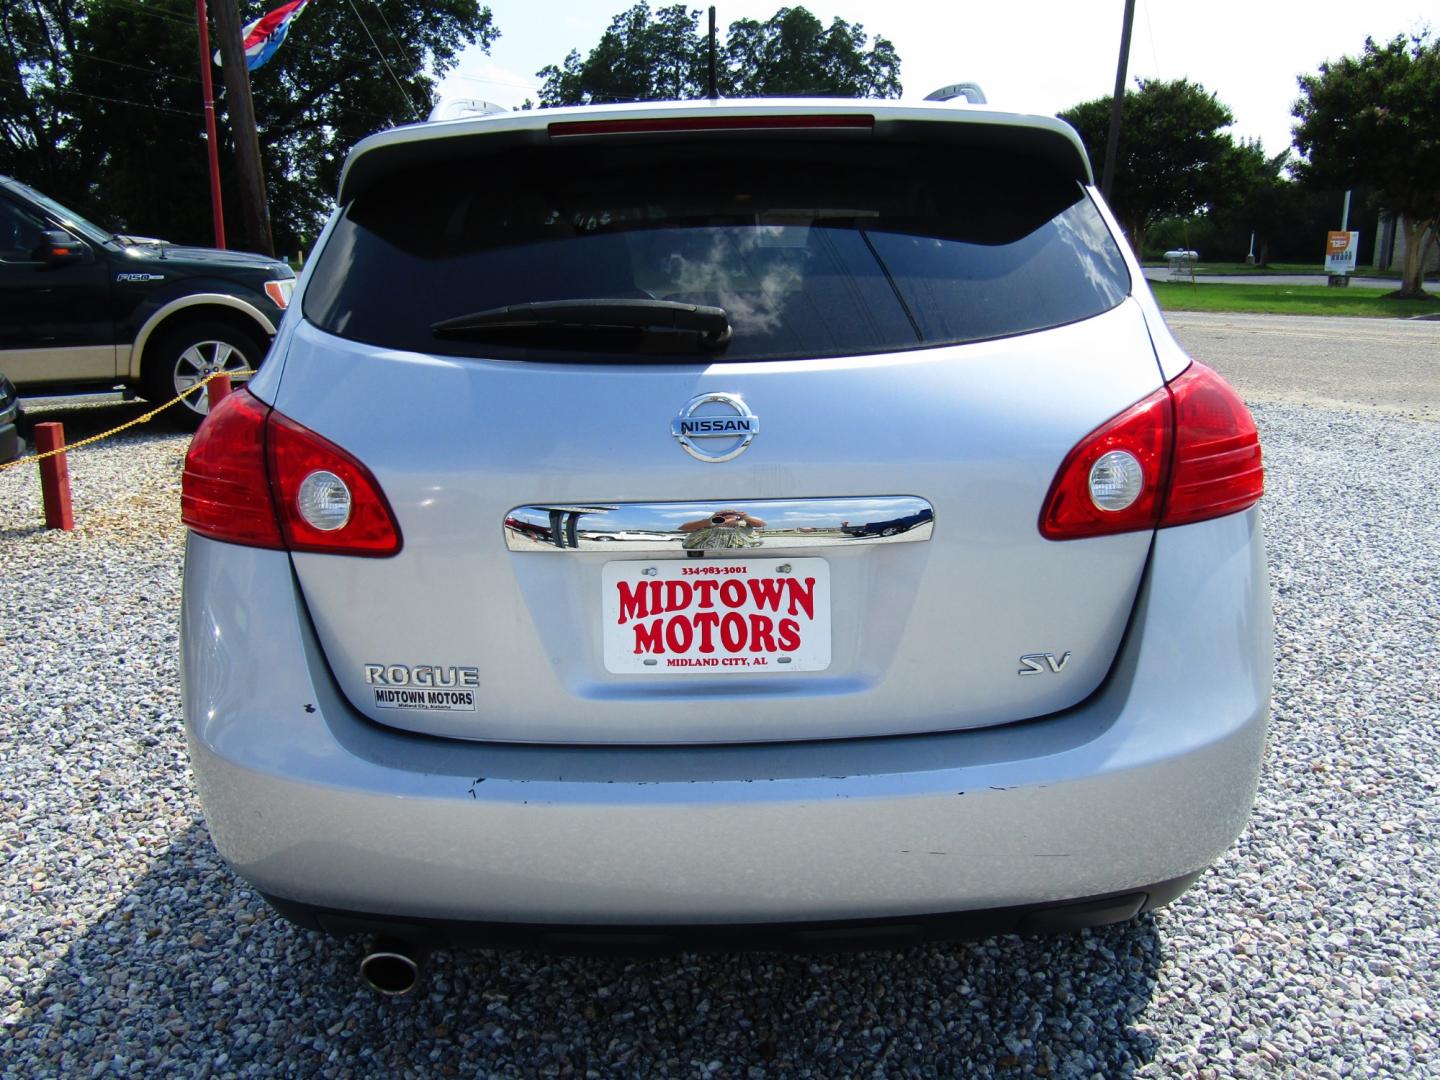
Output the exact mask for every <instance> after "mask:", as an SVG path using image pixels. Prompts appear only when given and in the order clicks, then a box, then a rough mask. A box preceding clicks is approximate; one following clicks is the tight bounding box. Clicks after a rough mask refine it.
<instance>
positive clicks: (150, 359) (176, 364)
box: [142, 322, 265, 428]
mask: <svg viewBox="0 0 1440 1080" xmlns="http://www.w3.org/2000/svg"><path fill="white" fill-rule="evenodd" d="M264 355H265V349H264V348H263V347H262V346H261V344H260V342H259V341H257V340H256V339H255V337H254V335H252V334H248V333H246V332H245V331H243V330H237V329H236V328H235V327H233V326H228V325H226V324H225V323H210V322H205V323H187V324H186V325H184V326H178V327H176V328H175V329H173V330H167V331H162V332H161V334H160V336H159V338H158V340H156V341H155V342H154V343H152V344H151V345H150V346H149V348H147V349H146V358H145V368H144V371H143V372H142V379H143V382H144V386H143V390H144V392H145V396H146V397H147V398H149V399H150V400H151V401H153V402H155V403H156V404H157V405H158V404H161V403H163V402H166V401H169V400H170V399H171V398H173V397H175V396H176V395H177V394H181V393H184V392H185V391H186V390H189V389H190V388H191V387H192V386H194V385H195V384H196V383H198V382H199V381H200V380H201V379H203V378H205V376H207V375H209V374H211V373H212V372H216V371H223V372H226V373H228V374H229V375H230V384H231V386H232V387H239V386H241V385H243V384H244V383H246V382H248V381H249V380H250V376H251V375H252V374H253V373H254V371H255V370H256V369H257V368H258V367H259V366H260V361H261V359H262V358H263V357H264ZM209 411H210V403H209V400H208V396H207V394H206V392H205V391H204V390H197V391H196V392H195V393H193V394H189V395H187V396H186V397H185V398H183V399H181V401H180V403H179V404H177V405H173V406H171V408H170V409H169V410H168V412H167V414H166V415H170V416H174V417H175V418H176V420H177V421H178V422H179V423H181V424H183V425H184V426H186V427H192V428H193V427H198V426H199V424H200V421H201V420H203V419H205V414H206V413H208V412H209Z"/></svg>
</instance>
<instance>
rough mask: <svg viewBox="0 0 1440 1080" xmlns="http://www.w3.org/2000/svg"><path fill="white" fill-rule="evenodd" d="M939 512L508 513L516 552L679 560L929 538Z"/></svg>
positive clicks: (671, 506) (846, 507) (756, 502)
mask: <svg viewBox="0 0 1440 1080" xmlns="http://www.w3.org/2000/svg"><path fill="white" fill-rule="evenodd" d="M934 527H935V510H934V508H933V507H932V506H931V505H930V504H929V503H928V502H927V501H926V500H924V499H921V498H917V497H916V496H914V495H886V496H879V497H875V498H867V497H859V496H850V497H846V498H839V499H751V500H741V501H737V502H703V503H701V502H655V503H592V504H585V505H576V504H573V503H563V504H562V503H550V504H547V503H536V504H533V505H530V506H517V507H516V508H515V509H514V510H511V511H510V512H509V513H508V514H506V515H505V525H504V529H505V546H506V547H508V548H509V549H510V550H511V551H606V552H610V553H611V554H615V555H632V554H633V555H675V556H677V557H678V556H682V555H686V556H701V555H704V554H710V553H715V554H720V553H724V552H730V553H736V552H740V551H756V550H769V551H781V550H783V551H802V550H808V549H810V548H824V547H853V546H855V545H857V544H859V545H867V544H907V543H914V542H916V541H920V540H929V539H930V534H931V532H932V531H933V530H934Z"/></svg>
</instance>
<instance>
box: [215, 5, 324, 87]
mask: <svg viewBox="0 0 1440 1080" xmlns="http://www.w3.org/2000/svg"><path fill="white" fill-rule="evenodd" d="M309 2H310V0H290V3H288V4H281V5H280V6H279V7H278V8H276V9H275V10H274V11H270V12H267V13H266V14H264V15H262V16H260V18H258V19H256V20H255V21H254V22H252V23H251V24H250V25H249V26H247V27H245V28H244V29H243V30H241V31H240V41H241V44H243V45H244V46H245V70H246V71H254V70H255V69H256V68H258V67H259V66H260V65H261V64H263V63H265V61H267V60H269V59H270V57H272V56H274V55H275V50H276V49H278V48H280V46H281V44H282V43H283V42H284V41H285V35H286V34H288V33H289V32H290V24H291V23H292V22H294V21H295V16H297V15H299V14H300V12H301V11H303V10H304V8H305V5H306V4H308V3H309ZM215 63H217V64H218V63H220V52H219V50H218V49H217V50H216V52H215Z"/></svg>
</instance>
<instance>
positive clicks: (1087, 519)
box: [1040, 363, 1265, 540]
mask: <svg viewBox="0 0 1440 1080" xmlns="http://www.w3.org/2000/svg"><path fill="white" fill-rule="evenodd" d="M1264 491H1265V470H1264V467H1263V466H1262V465H1261V461H1260V437H1259V434H1258V433H1257V432H1256V430H1255V421H1254V420H1253V419H1252V418H1251V416H1250V411H1249V410H1248V409H1246V408H1245V403H1244V402H1243V401H1241V400H1240V396H1239V395H1238V394H1236V393H1235V391H1234V390H1233V389H1232V388H1231V387H1230V384H1229V383H1227V382H1226V381H1225V380H1224V379H1222V378H1221V377H1220V376H1219V375H1218V374H1216V373H1215V371H1214V370H1212V369H1211V368H1208V367H1206V366H1205V365H1204V364H1200V363H1192V364H1191V365H1190V366H1189V367H1188V368H1186V369H1185V371H1184V372H1183V373H1181V374H1180V375H1179V376H1177V377H1176V378H1175V379H1173V380H1171V381H1170V383H1168V384H1167V385H1166V386H1165V387H1163V388H1162V389H1160V390H1157V391H1156V392H1155V393H1153V394H1151V395H1150V396H1149V397H1147V398H1145V399H1144V400H1143V401H1140V402H1138V403H1137V404H1135V405H1132V406H1131V407H1130V408H1128V409H1126V410H1125V411H1124V412H1122V413H1121V414H1120V415H1119V416H1116V417H1114V418H1113V419H1111V420H1109V421H1107V422H1106V423H1104V424H1102V425H1101V426H1100V427H1098V428H1096V429H1095V430H1094V431H1092V432H1091V433H1090V434H1089V435H1087V436H1086V437H1085V438H1084V439H1082V440H1081V441H1080V443H1079V444H1078V445H1077V446H1076V447H1075V448H1074V449H1073V450H1071V451H1070V453H1069V454H1067V455H1066V457H1065V460H1064V462H1062V463H1061V465H1060V471H1059V472H1058V473H1056V475H1055V481H1054V483H1052V484H1051V485H1050V493H1049V495H1047V496H1046V498H1045V506H1044V509H1043V510H1041V512H1040V534H1041V535H1042V536H1044V537H1045V538H1046V539H1049V540H1076V539H1079V538H1081V537H1085V536H1105V535H1109V534H1112V533H1122V532H1134V531H1137V530H1142V529H1156V528H1165V527H1166V526H1170V525H1185V524H1188V523H1190V522H1193V521H1204V520H1206V519H1207V518H1215V517H1221V516H1222V515H1225V514H1233V513H1235V512H1237V511H1240V510H1244V509H1246V508H1247V507H1250V506H1254V505H1255V503H1257V502H1259V500H1260V497H1261V495H1263V494H1264Z"/></svg>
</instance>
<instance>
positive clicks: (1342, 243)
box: [1325, 232, 1360, 274]
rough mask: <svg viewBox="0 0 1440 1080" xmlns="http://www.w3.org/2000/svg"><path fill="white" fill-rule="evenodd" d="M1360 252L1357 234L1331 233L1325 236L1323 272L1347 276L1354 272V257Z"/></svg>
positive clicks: (1358, 235)
mask: <svg viewBox="0 0 1440 1080" xmlns="http://www.w3.org/2000/svg"><path fill="white" fill-rule="evenodd" d="M1359 250H1360V234H1359V233H1358V232H1331V233H1326V234H1325V272H1326V273H1327V274H1349V273H1352V272H1354V270H1355V256H1356V253H1357V252H1359Z"/></svg>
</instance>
